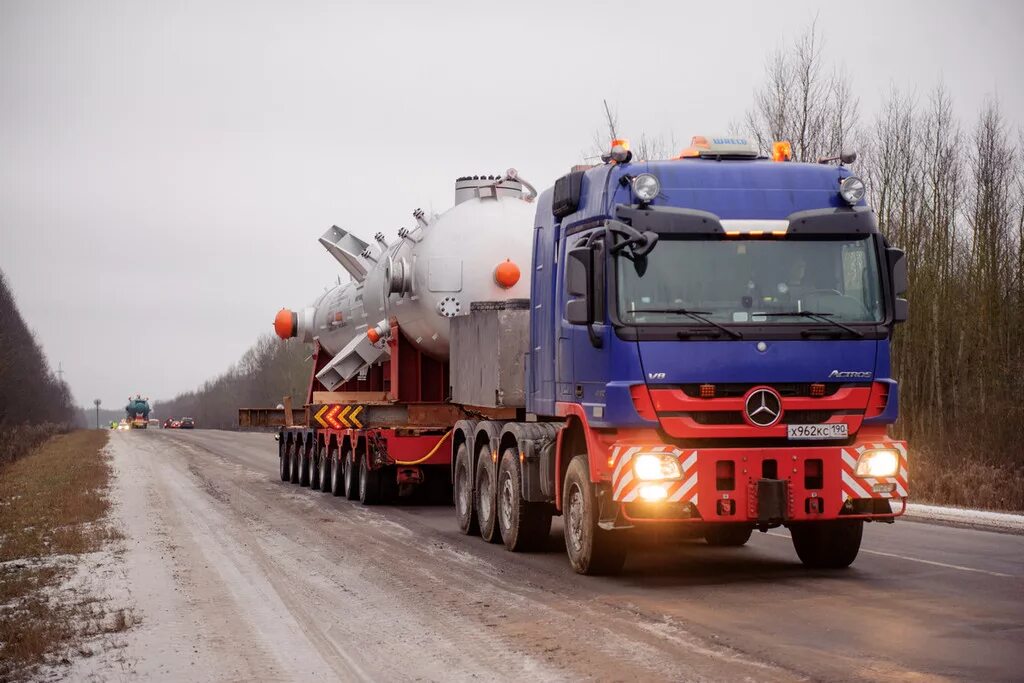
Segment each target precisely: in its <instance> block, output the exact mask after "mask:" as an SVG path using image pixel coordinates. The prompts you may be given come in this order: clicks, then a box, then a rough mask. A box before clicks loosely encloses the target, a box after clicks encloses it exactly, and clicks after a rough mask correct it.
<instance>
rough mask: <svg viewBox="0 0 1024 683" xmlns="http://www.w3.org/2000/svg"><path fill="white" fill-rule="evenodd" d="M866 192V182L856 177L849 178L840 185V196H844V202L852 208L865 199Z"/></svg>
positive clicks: (844, 179)
mask: <svg viewBox="0 0 1024 683" xmlns="http://www.w3.org/2000/svg"><path fill="white" fill-rule="evenodd" d="M866 190H867V188H866V187H865V185H864V181H863V180H861V179H860V178H858V177H857V176H855V175H851V176H847V177H845V178H843V182H841V183H839V194H841V195H842V196H843V200H844V201H845V202H846V203H847V204H849V205H850V206H853V205H854V204H856V203H857V202H859V201H860V200H862V199H864V192H865V191H866Z"/></svg>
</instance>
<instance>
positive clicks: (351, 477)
mask: <svg viewBox="0 0 1024 683" xmlns="http://www.w3.org/2000/svg"><path fill="white" fill-rule="evenodd" d="M342 457H343V458H344V459H345V497H346V498H348V499H349V500H359V470H358V469H357V468H358V467H359V466H358V465H357V464H356V463H354V462H352V451H351V450H347V451H345V455H343V456H342Z"/></svg>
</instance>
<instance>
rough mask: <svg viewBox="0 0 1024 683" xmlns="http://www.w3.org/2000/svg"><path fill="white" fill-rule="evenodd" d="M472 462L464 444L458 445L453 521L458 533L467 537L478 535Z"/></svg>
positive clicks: (478, 526)
mask: <svg viewBox="0 0 1024 683" xmlns="http://www.w3.org/2000/svg"><path fill="white" fill-rule="evenodd" d="M472 468H473V461H472V459H471V458H470V457H469V448H467V447H466V444H465V442H463V443H460V444H459V447H458V449H456V451H455V481H454V482H452V485H453V486H454V490H453V495H452V497H453V498H454V502H455V519H456V521H457V522H458V524H459V531H461V532H462V533H464V534H465V535H467V536H479V535H480V522H479V520H478V519H477V518H476V498H475V496H474V495H473V485H472V484H471V483H470V482H471V481H472V480H473V469H472Z"/></svg>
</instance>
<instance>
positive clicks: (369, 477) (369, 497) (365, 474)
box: [359, 457, 380, 505]
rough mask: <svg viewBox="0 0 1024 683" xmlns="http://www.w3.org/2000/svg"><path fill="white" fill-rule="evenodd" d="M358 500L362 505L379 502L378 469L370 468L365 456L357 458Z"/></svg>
mask: <svg viewBox="0 0 1024 683" xmlns="http://www.w3.org/2000/svg"><path fill="white" fill-rule="evenodd" d="M359 502H360V503H362V504H363V505H376V504H377V503H379V502H380V471H379V470H372V469H370V464H369V463H368V462H366V458H365V457H361V458H359Z"/></svg>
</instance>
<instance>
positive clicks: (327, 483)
mask: <svg viewBox="0 0 1024 683" xmlns="http://www.w3.org/2000/svg"><path fill="white" fill-rule="evenodd" d="M327 454H328V450H327V446H321V447H320V491H321V492H323V493H328V492H329V491H330V490H331V459H330V458H329V457H328V456H327Z"/></svg>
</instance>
